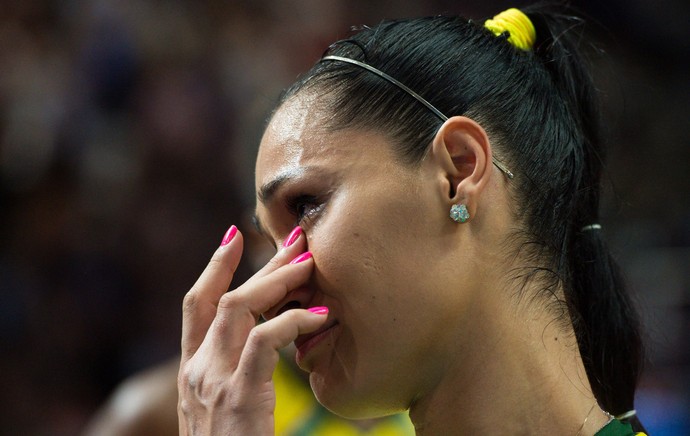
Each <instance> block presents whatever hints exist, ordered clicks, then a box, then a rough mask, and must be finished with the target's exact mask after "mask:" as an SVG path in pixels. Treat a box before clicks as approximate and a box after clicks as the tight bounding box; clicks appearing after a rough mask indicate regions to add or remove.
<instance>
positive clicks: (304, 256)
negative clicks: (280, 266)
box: [290, 251, 311, 264]
mask: <svg viewBox="0 0 690 436" xmlns="http://www.w3.org/2000/svg"><path fill="white" fill-rule="evenodd" d="M307 259H311V252H309V251H305V252H304V253H302V254H300V255H299V256H297V257H296V258H294V259H292V260H291V261H290V264H294V263H300V262H304V261H305V260H307Z"/></svg>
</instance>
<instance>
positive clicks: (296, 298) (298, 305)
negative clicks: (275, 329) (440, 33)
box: [262, 287, 314, 321]
mask: <svg viewBox="0 0 690 436" xmlns="http://www.w3.org/2000/svg"><path fill="white" fill-rule="evenodd" d="M313 298H314V291H312V290H310V289H309V288H308V287H301V288H297V289H295V290H292V291H290V292H288V294H287V295H286V296H285V297H284V298H283V299H282V300H280V302H279V303H278V304H276V305H275V306H273V307H271V308H270V309H269V310H267V311H266V312H264V313H263V314H262V316H263V318H264V319H265V320H266V321H268V320H271V319H273V318H275V317H276V316H278V315H280V314H281V313H283V312H285V311H287V310H291V309H307V308H309V307H311V306H312V305H310V302H311V301H312V299H313Z"/></svg>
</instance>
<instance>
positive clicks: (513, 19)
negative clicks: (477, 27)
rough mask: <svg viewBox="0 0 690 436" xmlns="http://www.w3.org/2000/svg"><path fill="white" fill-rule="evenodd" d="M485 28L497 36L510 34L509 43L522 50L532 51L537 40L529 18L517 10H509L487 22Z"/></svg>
mask: <svg viewBox="0 0 690 436" xmlns="http://www.w3.org/2000/svg"><path fill="white" fill-rule="evenodd" d="M484 27H486V28H487V29H489V30H490V31H491V32H493V34H494V35H496V36H500V35H502V34H503V33H505V32H508V34H509V35H510V36H509V37H508V42H509V43H511V44H513V45H514V46H515V47H517V48H519V49H520V50H531V49H532V46H534V42H535V41H536V40H537V31H536V30H534V25H533V24H532V22H531V21H530V19H529V17H528V16H527V15H525V14H524V13H523V12H522V11H521V10H519V9H515V8H510V9H507V10H505V11H503V12H501V13H500V14H498V15H496V16H495V17H494V18H493V19H490V20H486V21H485V22H484Z"/></svg>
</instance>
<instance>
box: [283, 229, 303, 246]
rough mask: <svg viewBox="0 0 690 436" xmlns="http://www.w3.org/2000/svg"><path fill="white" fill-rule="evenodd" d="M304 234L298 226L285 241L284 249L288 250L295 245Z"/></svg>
mask: <svg viewBox="0 0 690 436" xmlns="http://www.w3.org/2000/svg"><path fill="white" fill-rule="evenodd" d="M301 234H302V227H300V226H297V227H295V228H294V229H292V231H291V232H290V234H289V235H288V237H287V238H285V241H283V247H285V248H287V247H289V246H290V245H292V244H294V243H295V241H296V240H297V238H299V235H301Z"/></svg>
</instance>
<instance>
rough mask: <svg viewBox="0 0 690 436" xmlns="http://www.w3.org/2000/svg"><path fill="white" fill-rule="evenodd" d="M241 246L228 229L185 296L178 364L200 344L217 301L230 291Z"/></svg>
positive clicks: (236, 233)
mask: <svg viewBox="0 0 690 436" xmlns="http://www.w3.org/2000/svg"><path fill="white" fill-rule="evenodd" d="M243 246H244V239H243V237H242V233H241V232H239V231H238V230H237V227H235V226H231V227H230V229H228V231H227V232H226V234H225V237H224V238H223V241H222V242H221V245H220V247H218V249H216V252H215V253H213V257H211V260H210V261H209V263H208V265H207V266H206V268H205V269H204V271H203V272H202V273H201V276H199V279H197V281H196V283H195V284H194V286H192V288H191V289H190V290H189V292H187V295H185V297H184V301H183V303H182V341H181V347H182V362H185V361H187V360H189V358H190V357H192V356H193V355H194V353H195V352H196V350H197V349H198V348H199V346H200V345H201V343H202V342H203V340H204V337H205V336H206V332H207V331H208V329H209V327H210V325H211V322H213V319H214V318H215V316H216V311H217V307H218V301H219V300H220V297H222V296H223V294H225V293H226V292H227V290H228V288H229V287H230V283H231V282H232V277H233V275H234V274H235V271H236V270H237V265H239V263H240V258H241V257H242V249H243Z"/></svg>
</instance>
